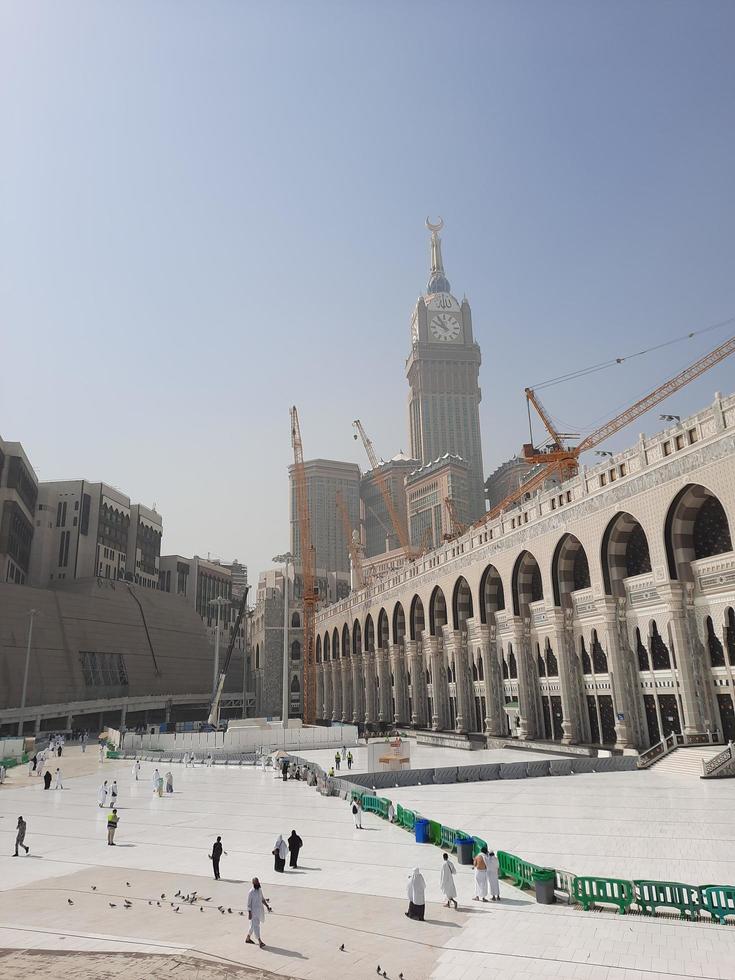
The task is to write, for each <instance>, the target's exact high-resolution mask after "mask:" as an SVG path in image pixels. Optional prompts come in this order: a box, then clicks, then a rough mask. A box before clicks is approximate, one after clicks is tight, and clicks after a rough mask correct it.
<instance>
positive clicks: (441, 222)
mask: <svg viewBox="0 0 735 980" xmlns="http://www.w3.org/2000/svg"><path fill="white" fill-rule="evenodd" d="M426 227H427V228H428V229H429V231H430V232H432V233H433V234H436V233H437V232H438V231H441V230H442V228H443V227H444V218H442V217H440V218H439V224H436V225H434V224H432V223H431V222H430V221H429V219H428V217H427V219H426Z"/></svg>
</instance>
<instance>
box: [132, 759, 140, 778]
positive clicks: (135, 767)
mask: <svg viewBox="0 0 735 980" xmlns="http://www.w3.org/2000/svg"><path fill="white" fill-rule="evenodd" d="M133 775H134V776H135V781H136V783H137V782H138V777H139V776H140V759H136V760H135V762H134V763H133Z"/></svg>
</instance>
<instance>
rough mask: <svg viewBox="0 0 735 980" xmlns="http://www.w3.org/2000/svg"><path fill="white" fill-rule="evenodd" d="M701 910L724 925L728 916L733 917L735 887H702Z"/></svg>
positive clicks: (734, 912) (734, 911) (734, 913)
mask: <svg viewBox="0 0 735 980" xmlns="http://www.w3.org/2000/svg"><path fill="white" fill-rule="evenodd" d="M701 894H702V910H703V911H707V912H709V913H710V915H711V916H712V918H713V919H717V921H718V922H719V923H720V924H721V925H724V924H725V919H726V918H727V916H728V915H735V885H703V886H702V888H701Z"/></svg>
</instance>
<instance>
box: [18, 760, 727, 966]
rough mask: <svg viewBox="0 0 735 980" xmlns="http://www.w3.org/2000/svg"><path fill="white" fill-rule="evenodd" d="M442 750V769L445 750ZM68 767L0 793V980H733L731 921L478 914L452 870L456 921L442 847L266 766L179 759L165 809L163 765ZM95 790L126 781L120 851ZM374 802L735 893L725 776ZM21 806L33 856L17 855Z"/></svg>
mask: <svg viewBox="0 0 735 980" xmlns="http://www.w3.org/2000/svg"><path fill="white" fill-rule="evenodd" d="M431 751H432V758H433V759H435V760H436V763H435V764H437V765H440V764H442V762H444V757H443V754H442V753H443V751H444V750H436V749H433V750H431ZM448 751H452V750H448ZM524 755H525V753H524ZM473 756H474V753H473ZM512 758H513V759H517V758H518V755H517V754H516V755H513V756H512ZM453 762H454V760H453V759H452V760H448V761H447V762H446V763H445V764H453ZM62 768H63V771H64V779H65V786H66V788H65V789H64V790H63V791H53V790H50V791H49V792H44V791H43V790H42V789H41V787H39V786H38V785H37V782H36V781H35V780H33V779H29V778H28V777H26V776H24V774H23V773H22V772H20V771H17V770H14V771H13V774H12V775H11V778H10V780H9V781H8V782H7V783H6V784H5V786H3V787H2V789H0V855H1V856H0V980H15V978H20V977H28V978H32V980H36V978H39V980H40V978H41V977H43V978H54V977H67V978H69V980H92V978H95V980H96V978H101V977H105V978H107V977H109V978H110V980H113V978H114V980H117V978H120V980H133V978H138V977H140V978H143V977H152V978H154V980H159V978H160V980H163V978H169V977H171V978H173V977H176V978H189V977H192V978H194V977H196V978H199V980H220V978H222V980H224V978H225V977H230V978H232V980H235V978H238V980H239V978H243V980H245V978H247V980H255V978H258V980H266V978H268V980H270V978H271V977H273V976H274V975H277V976H282V977H283V976H286V977H300V978H325V980H332V978H342V977H349V978H356V980H359V978H367V977H374V976H375V975H376V967H377V965H378V964H380V966H381V971H382V970H385V972H386V974H387V976H388V977H389V978H391V980H399V975H400V974H401V973H402V974H403V977H404V980H435V978H436V980H439V978H443V980H471V978H481V977H492V976H502V977H503V978H504V980H521V978H524V980H529V978H531V977H534V978H537V977H561V978H567V977H569V978H577V977H580V978H590V980H603V978H605V980H672V978H682V977H702V978H733V980H735V929H733V928H732V927H729V926H718V925H709V924H693V923H687V922H679V921H678V920H673V919H653V920H652V919H644V918H640V917H637V916H617V915H615V914H613V913H612V912H611V913H608V912H598V913H594V912H588V913H584V912H582V911H580V910H576V909H570V908H568V907H566V906H562V905H555V906H540V905H536V904H535V901H534V900H533V898H532V897H531V896H529V894H528V893H525V892H521V891H519V890H517V889H515V888H513V887H511V886H509V885H506V884H504V883H503V884H501V893H502V897H503V902H502V903H501V904H499V905H494V904H490V905H486V906H481V905H478V904H477V903H473V902H472V901H471V897H472V894H473V888H472V877H471V872H470V870H469V869H467V868H462V867H459V868H458V876H459V877H458V891H459V900H460V910H459V912H453V911H450V910H448V909H445V908H444V907H443V906H442V904H441V897H440V894H439V890H438V872H439V864H440V852H439V850H438V849H437V848H434V847H432V846H430V845H419V844H416V843H414V842H413V840H412V838H411V837H410V836H409V834H407V833H406V832H405V831H403V830H399V829H398V828H396V827H391V826H388V825H387V824H386V823H385V822H384V821H381V820H380V819H378V818H376V817H372V816H371V815H366V817H365V818H364V826H365V828H366V829H365V830H363V831H359V830H355V828H354V827H353V825H352V819H351V815H350V813H349V808H348V806H347V804H345V803H344V802H342V801H340V800H337V799H334V798H332V799H326V798H322V797H320V796H319V795H318V794H317V793H316V792H315V790H313V789H310V788H308V787H307V786H305V785H304V784H302V783H298V782H291V781H289V782H288V783H283V782H282V780H280V779H276V778H274V776H273V774H272V773H265V774H264V773H262V772H261V771H260V770H253V769H251V768H243V769H229V768H224V767H214V768H211V769H206V768H199V767H197V768H196V769H193V770H192V769H184V768H183V767H182V766H181V765H176V766H174V767H173V768H172V771H173V773H174V782H175V789H176V792H175V794H174V795H173V797H170V798H168V799H167V798H165V797H164V798H163V799H159V798H158V797H154V796H153V795H152V792H151V781H150V776H151V774H152V771H153V764H152V763H144V764H143V771H142V779H141V781H140V782H138V783H137V784H136V783H135V781H134V780H133V778H132V776H131V772H130V764H129V763H127V762H109V761H108V762H106V763H104V765H102V764H100V763H99V762H98V759H97V755H96V753H94V752H92V751H91V750H90V751H89V752H87V754H86V757H84V758H82V757H81V756H80V755H79V753H78V750H77V749H71V750H67V751H66V752H65V755H64V757H63V763H62ZM103 773H104V775H103ZM103 778H107V779H108V780H111V779H112V778H117V780H118V786H119V788H120V798H119V800H120V805H119V808H118V809H119V812H120V827H119V829H118V834H117V842H118V844H119V846H117V847H116V848H114V849H113V848H110V847H107V845H106V842H105V840H106V828H105V821H106V813H107V811H102V810H100V809H99V808H98V806H97V803H96V791H97V787H98V786H99V784H100V782H101V780H102V779H103ZM384 795H391V796H392V798H393V799H395V800H397V801H401V802H405V803H406V804H407V805H410V806H415V807H416V808H418V809H419V810H421V811H422V812H423V813H425V814H426V815H429V816H432V817H435V818H438V819H445V820H446V821H447V822H448V823H450V824H452V825H453V826H459V827H461V828H462V829H465V830H468V831H469V832H472V831H475V832H477V833H478V834H480V835H481V836H482V837H484V838H485V839H486V840H488V841H489V842H490V843H491V845H492V846H494V847H502V848H504V849H506V850H511V851H515V852H517V853H520V854H522V855H523V856H524V857H528V858H530V859H531V860H538V861H540V862H545V861H548V862H550V863H555V864H556V865H557V866H559V867H564V868H566V869H567V870H571V871H576V872H578V873H583V872H585V871H587V870H594V871H597V872H599V873H601V874H606V873H609V874H612V873H619V874H624V875H632V874H635V875H636V876H639V877H640V876H645V875H649V874H650V875H651V876H656V877H664V878H667V879H678V880H684V881H695V882H697V881H705V880H707V881H710V880H711V881H719V882H727V881H732V880H733V879H735V868H734V867H733V855H734V854H735V849H733V842H734V838H735V821H734V820H733V819H732V814H733V812H735V781H715V782H712V783H703V782H701V781H700V780H697V779H691V778H690V777H684V776H677V775H666V776H665V775H664V774H660V775H657V774H656V772H655V770H653V771H652V772H649V773H610V774H593V775H579V776H573V777H548V778H542V779H534V780H520V781H505V782H502V783H497V782H496V783H484V784H483V783H475V784H461V785H456V786H426V787H407V788H404V789H401V790H394V791H392V792H391V793H390V794H389V793H388V792H387V791H386V792H385V794H384ZM21 813H22V814H23V816H24V817H25V818H26V820H27V822H28V832H27V837H26V843H28V844H29V845H30V847H31V854H30V855H29V856H27V857H26V856H22V857H18V858H14V857H12V856H11V855H12V852H13V842H14V839H15V822H16V820H17V817H18V815H19V814H21ZM294 828H295V829H296V830H297V832H298V833H299V834H300V835H301V837H302V838H303V840H304V849H303V850H302V852H301V857H300V864H301V865H302V867H300V868H299V869H298V871H290V872H287V873H286V874H284V875H279V874H276V873H275V871H274V870H273V859H272V856H271V854H270V851H271V849H272V847H273V844H274V841H275V837H276V835H277V834H278V833H283V835H284V837H286V836H287V835H288V834H289V833H290V832H291V830H292V829H294ZM217 834H221V835H222V838H223V843H224V846H225V849H226V851H227V856H225V857H223V859H222V869H221V870H222V876H223V877H222V880H221V881H219V882H215V881H213V879H212V874H211V864H210V862H209V861H208V859H207V855H208V853H209V849H210V847H211V844H212V841H213V840H214V838H215V836H216V835H217ZM415 866H419V867H420V868H421V869H422V871H423V873H424V876H425V877H426V880H427V885H428V890H427V903H428V904H427V915H426V918H427V921H426V922H425V923H417V922H412V921H410V920H408V919H406V918H405V917H404V915H403V912H404V910H405V908H406V899H405V884H406V878H407V875H408V873H409V871H410V870H411V868H413V867H415ZM253 875H258V876H259V877H260V879H261V881H262V882H263V884H264V892H265V894H266V896H267V897H268V898H269V899H270V901H271V904H272V906H273V914H272V915H270V916H268V917H267V919H266V922H265V923H264V926H263V938H264V940H265V942H266V943H267V944H268V948H267V949H265V950H260V949H258V948H257V947H252V946H246V945H245V944H244V936H245V932H246V930H247V925H246V922H247V919H246V916H241V915H240V912H242V911H243V910H244V909H245V899H246V896H247V891H248V887H249V879H250V878H251V877H252V876H253ZM194 890H196V891H197V893H198V895H199V896H200V898H209V899H211V901H209V902H204V901H198V902H196V903H195V904H194V905H179V904H178V902H177V905H176V906H174V907H172V906H171V904H170V901H171V899H172V898H173V897H174V895H175V893H176V892H177V891H181V892H183V893H191V892H192V891H194ZM162 895H165V896H166V897H165V898H162V897H161V896H162ZM69 900H71V902H73V904H72V905H70V904H69ZM126 900H127V902H126ZM174 901H177V900H176V899H174ZM159 902H160V905H159V904H158V903H159ZM126 904H129V906H130V907H129V908H128V907H126ZM111 906H114V907H111ZM218 906H221V907H222V909H224V911H219V909H218ZM174 908H179V909H180V911H178V912H176V911H174ZM230 909H231V910H232V911H231V912H230V911H229V910H230ZM342 944H344V947H345V949H344V951H341V950H340V945H342Z"/></svg>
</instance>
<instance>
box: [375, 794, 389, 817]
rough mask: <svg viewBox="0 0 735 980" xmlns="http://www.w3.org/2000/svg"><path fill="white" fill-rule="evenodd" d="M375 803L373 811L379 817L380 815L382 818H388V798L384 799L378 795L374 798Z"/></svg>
mask: <svg viewBox="0 0 735 980" xmlns="http://www.w3.org/2000/svg"><path fill="white" fill-rule="evenodd" d="M376 803H377V808H376V810H375V812H376V813H377V814H378V816H379V817H382V818H383V819H384V820H387V819H388V807H389V806H390V800H386V799H384V798H383V797H378V799H377V800H376Z"/></svg>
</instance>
